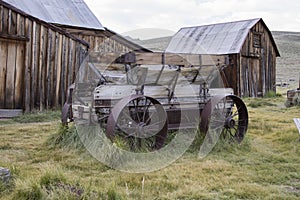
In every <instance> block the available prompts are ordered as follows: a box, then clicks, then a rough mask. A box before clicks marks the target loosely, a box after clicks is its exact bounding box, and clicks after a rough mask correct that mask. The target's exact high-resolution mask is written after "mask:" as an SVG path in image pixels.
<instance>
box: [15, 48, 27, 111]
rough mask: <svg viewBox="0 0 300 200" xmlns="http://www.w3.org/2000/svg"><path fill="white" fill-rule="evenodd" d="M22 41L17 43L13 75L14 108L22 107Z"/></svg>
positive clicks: (23, 59) (23, 49)
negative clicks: (14, 72)
mask: <svg viewBox="0 0 300 200" xmlns="http://www.w3.org/2000/svg"><path fill="white" fill-rule="evenodd" d="M24 47H25V44H24V43H23V42H21V43H18V44H17V55H16V57H17V59H16V75H15V108H16V109H23V108H24V107H23V96H24V95H23V91H24V71H25V70H24V69H25V68H24V61H25V58H24V51H25V48H24Z"/></svg>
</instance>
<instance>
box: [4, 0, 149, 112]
mask: <svg viewBox="0 0 300 200" xmlns="http://www.w3.org/2000/svg"><path fill="white" fill-rule="evenodd" d="M94 48H96V49H97V50H98V51H104V52H127V51H130V50H136V51H149V50H147V49H144V48H142V47H141V46H139V45H136V44H134V43H132V42H130V41H127V40H126V39H125V38H123V37H122V36H120V35H118V34H116V33H114V32H112V31H110V30H108V29H106V28H104V27H103V26H102V25H101V23H100V22H99V21H98V20H97V19H96V17H95V16H94V15H93V14H92V13H91V11H90V10H89V8H88V7H87V5H86V4H85V3H84V2H83V1H82V0H59V1H57V0H30V1H27V0H0V109H23V110H25V111H31V110H34V109H40V110H43V109H48V108H54V107H60V106H61V105H63V103H64V102H65V98H66V91H67V87H68V86H69V85H70V84H71V83H73V82H74V80H75V76H76V73H77V71H78V69H79V67H80V64H81V62H82V61H83V59H84V58H85V56H86V55H87V53H88V51H91V49H94Z"/></svg>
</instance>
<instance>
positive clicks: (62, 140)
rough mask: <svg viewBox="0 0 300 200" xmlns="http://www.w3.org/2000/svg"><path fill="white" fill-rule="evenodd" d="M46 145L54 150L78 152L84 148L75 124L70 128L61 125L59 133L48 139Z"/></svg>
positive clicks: (70, 125)
mask: <svg viewBox="0 0 300 200" xmlns="http://www.w3.org/2000/svg"><path fill="white" fill-rule="evenodd" d="M46 145H48V146H49V147H52V148H55V147H58V148H67V149H77V150H82V149H83V148H84V145H83V144H82V142H81V140H80V137H79V135H78V133H77V130H76V127H75V125H73V124H69V125H68V126H66V125H63V124H59V126H58V129H57V132H56V133H55V134H53V135H51V136H50V137H49V138H48V139H47V141H46Z"/></svg>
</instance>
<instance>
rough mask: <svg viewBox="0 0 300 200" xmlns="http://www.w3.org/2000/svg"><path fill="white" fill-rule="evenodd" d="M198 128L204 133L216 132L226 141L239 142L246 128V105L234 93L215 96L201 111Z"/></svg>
mask: <svg viewBox="0 0 300 200" xmlns="http://www.w3.org/2000/svg"><path fill="white" fill-rule="evenodd" d="M200 128H201V129H202V131H203V132H204V133H206V134H210V133H211V134H217V136H218V137H221V138H223V139H225V140H226V141H229V142H238V143H240V142H241V141H242V140H243V138H244V136H245V134H246V131H247V128H248V111H247V107H246V105H245V104H244V102H243V101H242V100H241V99H240V98H239V97H237V96H235V95H227V96H225V95H219V96H215V97H213V98H212V99H211V100H210V101H209V102H208V103H207V105H206V106H205V107H204V109H203V111H202V113H201V124H200ZM217 139H218V138H217Z"/></svg>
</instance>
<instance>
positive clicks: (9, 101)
mask: <svg viewBox="0 0 300 200" xmlns="http://www.w3.org/2000/svg"><path fill="white" fill-rule="evenodd" d="M16 50H17V48H16V44H15V43H11V42H9V43H8V45H7V75H6V89H5V97H6V102H5V107H6V108H8V109H14V106H15V103H14V99H15V95H14V91H15V71H16Z"/></svg>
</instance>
